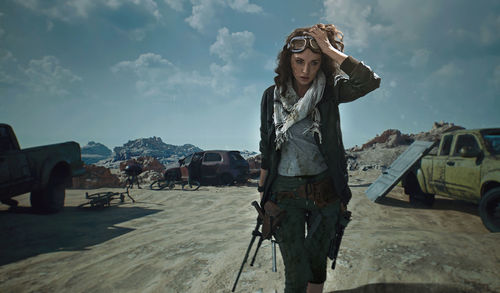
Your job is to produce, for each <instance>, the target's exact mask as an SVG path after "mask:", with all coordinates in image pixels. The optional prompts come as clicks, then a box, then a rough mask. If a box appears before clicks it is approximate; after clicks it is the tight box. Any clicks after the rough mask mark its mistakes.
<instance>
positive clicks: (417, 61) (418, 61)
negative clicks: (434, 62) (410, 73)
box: [410, 49, 431, 68]
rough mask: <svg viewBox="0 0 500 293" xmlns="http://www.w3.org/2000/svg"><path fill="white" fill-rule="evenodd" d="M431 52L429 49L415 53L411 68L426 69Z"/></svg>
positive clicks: (411, 60) (418, 50)
mask: <svg viewBox="0 0 500 293" xmlns="http://www.w3.org/2000/svg"><path fill="white" fill-rule="evenodd" d="M430 54H431V53H430V51H429V50H427V49H417V50H415V51H413V56H412V57H411V59H410V66H411V67H413V68H418V67H425V66H426V65H427V62H429V57H430Z"/></svg>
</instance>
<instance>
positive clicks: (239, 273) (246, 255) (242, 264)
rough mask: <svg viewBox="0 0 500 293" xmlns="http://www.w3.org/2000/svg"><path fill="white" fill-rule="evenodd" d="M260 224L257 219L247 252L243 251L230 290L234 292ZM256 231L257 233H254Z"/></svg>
mask: <svg viewBox="0 0 500 293" xmlns="http://www.w3.org/2000/svg"><path fill="white" fill-rule="evenodd" d="M260 225H261V222H260V221H259V220H257V224H256V225H255V229H254V231H253V232H252V240H250V244H249V245H248V248H247V252H246V253H245V257H244V258H243V262H242V263H241V267H240V271H239V272H238V276H236V281H234V285H233V289H232V290H231V292H234V290H236V285H237V284H238V280H239V279H240V276H241V272H242V271H243V267H244V266H245V263H246V262H247V260H248V256H249V255H250V250H251V249H252V246H253V243H254V242H255V238H256V237H257V236H258V235H259V233H258V232H259V227H260ZM255 231H257V233H255Z"/></svg>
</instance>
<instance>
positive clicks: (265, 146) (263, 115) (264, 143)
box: [259, 89, 269, 170]
mask: <svg viewBox="0 0 500 293" xmlns="http://www.w3.org/2000/svg"><path fill="white" fill-rule="evenodd" d="M268 92H269V89H267V90H266V91H264V94H263V95H262V100H261V102H260V143H259V151H260V154H261V165H260V166H261V168H262V169H264V170H268V169H269V154H268V152H269V135H268V131H269V129H268V127H267V119H268V118H267V113H268V109H267V107H268V103H267V96H268Z"/></svg>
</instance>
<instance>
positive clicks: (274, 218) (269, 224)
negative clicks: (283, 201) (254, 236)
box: [262, 200, 286, 239]
mask: <svg viewBox="0 0 500 293" xmlns="http://www.w3.org/2000/svg"><path fill="white" fill-rule="evenodd" d="M285 214H286V211H285V210H283V209H281V208H280V207H279V206H278V205H277V204H276V203H274V202H272V201H270V200H268V201H267V202H266V203H265V204H264V219H262V238H264V239H271V236H272V235H273V234H274V233H275V232H276V230H277V229H278V227H279V225H280V223H281V221H282V220H283V217H284V216H285Z"/></svg>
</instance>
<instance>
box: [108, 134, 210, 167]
mask: <svg viewBox="0 0 500 293" xmlns="http://www.w3.org/2000/svg"><path fill="white" fill-rule="evenodd" d="M199 151H202V149H200V148H198V147H196V146H194V145H192V144H185V145H181V146H177V145H171V144H166V143H164V142H163V141H162V140H161V138H159V137H150V138H140V139H136V140H130V141H128V142H127V143H126V144H124V145H123V146H122V147H115V148H114V152H115V156H114V161H124V160H129V159H131V158H134V157H153V158H156V159H157V160H158V161H160V163H162V164H164V165H166V164H168V163H172V162H177V161H178V160H179V159H181V158H182V157H184V156H186V155H188V154H190V153H194V152H199Z"/></svg>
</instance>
